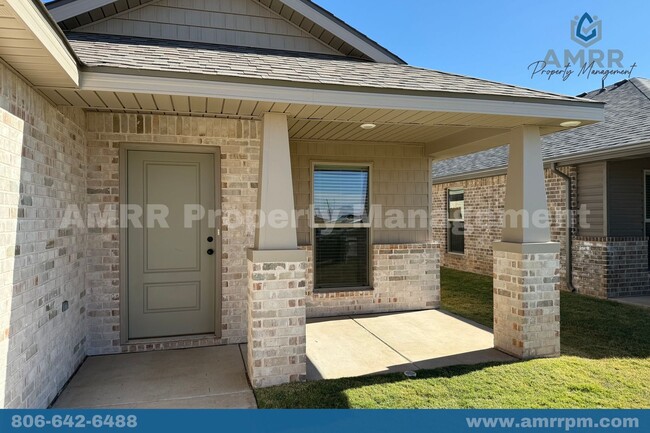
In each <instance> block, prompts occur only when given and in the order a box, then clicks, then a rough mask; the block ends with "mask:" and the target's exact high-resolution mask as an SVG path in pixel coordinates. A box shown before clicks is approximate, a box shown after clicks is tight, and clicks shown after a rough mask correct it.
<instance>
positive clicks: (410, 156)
mask: <svg viewBox="0 0 650 433" xmlns="http://www.w3.org/2000/svg"><path fill="white" fill-rule="evenodd" d="M314 162H316V163H323V162H324V163H328V162H329V163H334V164H336V163H364V164H365V163H369V164H371V167H372V168H371V187H370V188H371V193H372V195H371V205H375V206H381V208H382V211H383V214H384V216H386V214H387V212H388V211H389V210H391V209H395V210H399V211H401V212H403V214H404V215H406V216H408V214H409V211H412V213H414V212H416V211H420V213H421V214H422V215H423V218H421V219H419V218H414V219H413V220H412V221H411V222H407V226H408V227H407V228H398V229H394V228H393V229H391V228H387V227H385V225H383V224H382V225H381V226H374V227H375V228H374V229H373V233H372V236H373V238H372V239H373V243H377V244H382V243H383V244H401V243H424V242H429V241H430V237H431V236H430V231H429V227H430V225H429V221H428V212H429V211H428V209H429V198H430V185H431V183H430V176H431V166H430V164H429V159H428V158H427V157H425V156H424V149H423V147H422V146H416V145H404V144H367V143H359V142H352V143H348V142H338V141H337V142H305V141H300V142H292V143H291V167H292V175H293V184H294V195H295V204H296V209H298V210H302V211H306V210H308V209H309V208H310V206H311V203H312V199H311V194H312V191H311V188H312V163H314ZM388 216H390V214H388ZM375 217H378V218H379V219H380V220H383V219H384V218H382V215H375ZM298 223H299V224H298V244H299V245H310V244H311V232H310V229H309V221H308V218H301V219H299V221H298Z"/></svg>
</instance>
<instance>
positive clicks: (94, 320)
mask: <svg viewBox="0 0 650 433" xmlns="http://www.w3.org/2000/svg"><path fill="white" fill-rule="evenodd" d="M87 124H88V171H87V176H88V202H89V203H90V204H98V205H101V206H102V209H104V210H105V209H108V210H112V211H113V212H116V211H117V205H118V202H119V172H118V165H119V144H120V143H155V144H160V143H171V144H178V145H183V144H187V145H215V146H220V147H221V153H222V159H221V167H222V168H221V189H222V210H223V212H224V214H225V215H227V213H228V212H229V211H233V210H237V211H243V210H254V209H256V208H257V185H258V170H259V146H260V141H259V137H260V127H261V124H260V122H257V121H251V120H231V119H211V118H199V117H181V116H162V115H136V114H105V113H88V115H87ZM236 223H237V221H235V220H234V219H228V218H224V219H223V227H222V243H223V256H222V273H223V275H222V278H223V283H222V288H221V289H222V317H223V321H222V338H221V339H217V338H214V337H213V338H210V337H202V338H183V339H180V340H179V339H165V340H164V341H162V342H159V343H157V344H153V343H141V344H131V345H120V317H119V314H120V310H119V302H120V299H119V276H120V274H119V230H118V229H116V228H103V229H102V228H99V229H92V230H91V231H90V233H89V236H88V244H89V249H88V268H87V270H88V274H87V290H88V294H89V296H90V298H91V303H90V305H89V307H88V310H89V311H88V314H89V316H90V346H89V349H88V352H89V354H103V353H116V352H125V351H141V350H158V349H168V348H179V347H190V346H191V347H195V346H203V345H214V344H231V343H240V342H244V341H245V340H246V320H247V319H246V314H247V313H246V302H247V301H246V299H247V273H248V269H247V266H248V263H247V257H246V249H247V248H251V247H252V246H253V242H254V233H255V230H254V226H253V224H252V222H251V223H249V224H244V225H239V224H236Z"/></svg>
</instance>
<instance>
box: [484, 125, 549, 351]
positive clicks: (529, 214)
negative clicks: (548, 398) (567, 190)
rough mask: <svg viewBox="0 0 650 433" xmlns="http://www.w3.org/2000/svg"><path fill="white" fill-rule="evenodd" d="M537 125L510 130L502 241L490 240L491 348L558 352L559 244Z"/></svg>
mask: <svg viewBox="0 0 650 433" xmlns="http://www.w3.org/2000/svg"><path fill="white" fill-rule="evenodd" d="M545 215H546V217H547V216H548V205H547V199H546V190H545V186H544V165H543V160H542V150H541V140H540V135H539V128H538V127H535V126H521V127H518V128H515V129H513V130H512V132H511V140H510V156H509V162H508V179H507V185H506V198H505V218H504V227H503V235H502V239H503V242H497V243H495V244H494V247H493V251H494V346H495V347H496V348H497V349H500V350H502V351H504V352H507V353H510V354H512V355H514V356H517V357H519V358H522V359H529V358H536V357H549V356H558V355H559V354H560V294H559V288H558V283H559V274H560V271H559V267H560V260H559V253H560V244H558V243H555V242H551V231H550V225H549V222H548V220H547V219H546V220H545V218H544V216H545Z"/></svg>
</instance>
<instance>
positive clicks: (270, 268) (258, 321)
mask: <svg viewBox="0 0 650 433" xmlns="http://www.w3.org/2000/svg"><path fill="white" fill-rule="evenodd" d="M306 268H307V263H305V262H273V263H256V262H252V261H249V262H248V325H249V326H248V346H247V347H248V349H247V350H248V353H247V355H248V364H247V367H248V376H249V378H250V381H251V384H252V385H253V387H255V388H264V387H268V386H274V385H281V384H283V383H290V382H300V381H303V380H305V376H306V374H307V353H306V351H307V337H306V336H307V328H306V318H305V278H306Z"/></svg>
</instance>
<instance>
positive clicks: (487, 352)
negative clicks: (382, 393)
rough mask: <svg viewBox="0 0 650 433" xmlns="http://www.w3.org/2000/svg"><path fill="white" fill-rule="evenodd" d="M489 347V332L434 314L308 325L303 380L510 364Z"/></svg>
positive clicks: (318, 321) (491, 344)
mask: <svg viewBox="0 0 650 433" xmlns="http://www.w3.org/2000/svg"><path fill="white" fill-rule="evenodd" d="M493 347H494V340H493V335H492V332H491V331H490V330H489V329H487V328H485V327H483V326H481V325H479V324H476V323H474V322H470V321H468V320H465V319H462V318H460V317H457V316H454V315H452V314H449V313H445V312H443V311H437V310H431V311H417V312H411V313H397V314H373V315H366V316H354V317H340V318H333V319H312V320H309V321H308V323H307V379H308V380H319V379H336V378H340V377H354V376H364V375H369V374H385V373H392V372H404V371H410V370H415V371H417V370H421V369H433V368H440V367H447V366H451V365H461V364H467V365H469V364H481V363H485V362H509V361H514V358H513V357H511V356H509V355H506V354H505V353H503V352H500V351H498V350H496V349H494V348H493Z"/></svg>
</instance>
